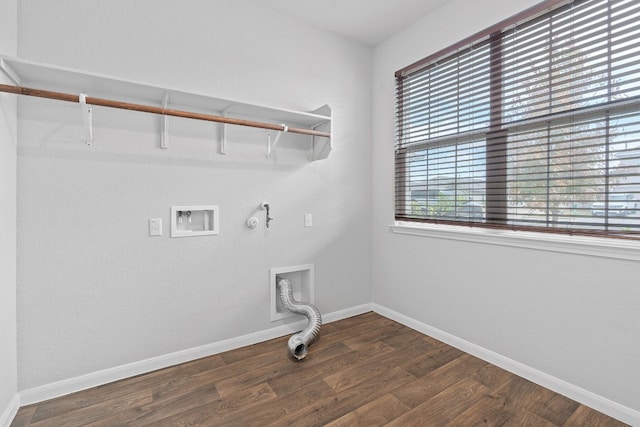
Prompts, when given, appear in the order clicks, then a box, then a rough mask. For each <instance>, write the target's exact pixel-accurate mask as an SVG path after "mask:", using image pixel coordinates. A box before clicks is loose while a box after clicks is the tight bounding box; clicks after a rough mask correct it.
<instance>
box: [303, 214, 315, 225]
mask: <svg viewBox="0 0 640 427" xmlns="http://www.w3.org/2000/svg"><path fill="white" fill-rule="evenodd" d="M304 226H305V227H311V226H313V215H311V214H310V213H306V214H304Z"/></svg>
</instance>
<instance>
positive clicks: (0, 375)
mask: <svg viewBox="0 0 640 427" xmlns="http://www.w3.org/2000/svg"><path fill="white" fill-rule="evenodd" d="M17 9H18V5H17V2H16V0H0V10H2V14H0V53H2V54H5V55H15V54H16V51H17V46H18V43H17V36H18V29H17V25H18V15H17ZM0 83H2V84H12V82H11V81H10V80H9V79H8V78H7V77H6V76H5V75H4V73H2V72H0ZM16 140H17V138H16V100H15V96H13V95H7V94H0V224H2V226H1V227H0V253H1V254H2V256H1V257H0V425H2V424H3V422H4V421H9V420H8V419H7V420H4V419H3V418H5V417H11V416H12V414H13V412H14V411H15V409H17V407H16V408H12V404H11V402H12V401H13V402H14V403H13V406H15V405H17V401H16V400H14V399H15V398H16V396H17V395H16V392H17V361H16V357H17V356H16Z"/></svg>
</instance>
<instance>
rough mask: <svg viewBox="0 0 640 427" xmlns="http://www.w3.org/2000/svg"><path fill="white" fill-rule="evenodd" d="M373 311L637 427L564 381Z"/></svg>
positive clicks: (624, 413) (628, 414)
mask: <svg viewBox="0 0 640 427" xmlns="http://www.w3.org/2000/svg"><path fill="white" fill-rule="evenodd" d="M372 306H373V311H375V312H376V313H378V314H380V315H382V316H385V317H388V318H389V319H392V320H395V321H396V322H398V323H402V324H403V325H406V326H408V327H410V328H412V329H415V330H416V331H418V332H421V333H423V334H425V335H429V336H430V337H432V338H435V339H437V340H439V341H442V342H444V343H446V344H449V345H450V346H452V347H455V348H457V349H459V350H462V351H464V352H465V353H469V354H471V355H473V356H476V357H478V358H480V359H482V360H486V361H487V362H489V363H491V364H493V365H496V366H499V367H500V368H502V369H505V370H507V371H509V372H512V373H514V374H516V375H518V376H520V377H523V378H526V379H528V380H529V381H532V382H534V383H536V384H539V385H541V386H543V387H546V388H548V389H549V390H552V391H554V392H556V393H559V394H562V395H564V396H567V397H568V398H570V399H573V400H575V401H577V402H579V403H582V404H583V405H586V406H589V407H591V408H593V409H595V410H597V411H600V412H602V413H604V414H607V415H609V416H611V417H613V418H616V419H618V420H620V421H622V422H624V423H627V424H630V425H632V426H640V412H638V411H636V410H634V409H631V408H628V407H626V406H624V405H621V404H619V403H617V402H614V401H612V400H609V399H607V398H605V397H602V396H600V395H597V394H595V393H592V392H590V391H588V390H585V389H583V388H580V387H578V386H575V385H573V384H570V383H568V382H566V381H564V380H561V379H559V378H556V377H554V376H552V375H549V374H546V373H544V372H541V371H538V370H537V369H533V368H531V367H530V366H527V365H524V364H522V363H520V362H517V361H515V360H512V359H509V358H508V357H505V356H503V355H501V354H498V353H495V352H493V351H491V350H488V349H486V348H484V347H481V346H479V345H476V344H474V343H471V342H469V341H466V340H464V339H462V338H459V337H456V336H454V335H451V334H449V333H447V332H444V331H442V330H440V329H437V328H434V327H433V326H430V325H427V324H425V323H422V322H420V321H418V320H415V319H413V318H411V317H407V316H405V315H403V314H400V313H398V312H395V311H393V310H390V309H388V308H386V307H383V306H380V305H378V304H372Z"/></svg>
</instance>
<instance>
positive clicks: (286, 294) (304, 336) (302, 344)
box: [278, 279, 322, 360]
mask: <svg viewBox="0 0 640 427" xmlns="http://www.w3.org/2000/svg"><path fill="white" fill-rule="evenodd" d="M278 291H279V293H280V301H282V305H283V306H284V308H286V309H287V310H288V311H290V312H292V313H296V314H302V315H303V316H306V318H307V319H308V320H309V323H308V324H307V327H306V328H305V329H304V330H303V331H301V332H298V333H297V334H294V335H292V336H291V338H289V344H288V346H289V353H291V355H292V356H293V357H295V358H296V359H298V360H300V359H304V357H305V356H306V355H307V347H308V346H309V344H310V343H311V341H313V339H314V338H315V337H316V335H318V333H319V332H320V327H321V326H322V316H321V315H320V311H318V309H317V308H316V307H315V306H314V305H313V304H307V303H302V302H299V301H296V300H295V299H294V298H293V289H292V287H291V283H290V282H289V281H288V280H287V279H280V280H279V281H278Z"/></svg>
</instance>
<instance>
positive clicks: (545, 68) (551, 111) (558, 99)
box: [395, 0, 640, 237]
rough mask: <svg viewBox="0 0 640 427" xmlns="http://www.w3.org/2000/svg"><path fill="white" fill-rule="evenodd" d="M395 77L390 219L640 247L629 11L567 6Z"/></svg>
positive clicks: (639, 47) (599, 1)
mask: <svg viewBox="0 0 640 427" xmlns="http://www.w3.org/2000/svg"><path fill="white" fill-rule="evenodd" d="M396 78H397V104H396V112H397V116H396V117H397V123H396V125H397V127H396V131H397V135H396V203H395V204H396V219H398V220H405V221H406V220H408V221H430V222H434V221H435V222H450V223H453V224H461V223H462V224H467V225H476V226H491V227H507V228H516V229H520V228H526V229H529V228H531V227H533V229H535V230H541V231H553V232H568V233H581V234H606V235H615V236H625V237H635V236H636V235H638V236H640V2H638V1H633V0H618V1H615V0H610V1H606V0H582V1H573V2H570V3H568V4H565V5H563V6H561V7H558V8H556V9H555V10H553V11H551V12H547V13H546V14H543V15H540V16H536V17H534V18H530V19H529V20H527V21H526V22H522V23H519V24H518V25H515V26H511V27H510V28H507V29H502V30H499V31H495V32H494V33H493V34H491V35H490V36H489V37H488V38H487V37H485V38H484V39H482V40H478V41H475V42H474V43H472V44H470V45H469V46H467V47H465V48H463V49H461V50H458V51H457V52H455V53H453V54H449V55H447V56H445V57H442V58H438V59H437V60H435V61H432V62H430V63H426V64H424V65H423V66H421V67H419V68H415V67H412V68H410V69H407V70H406V71H404V70H400V71H399V72H398V73H396Z"/></svg>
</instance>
